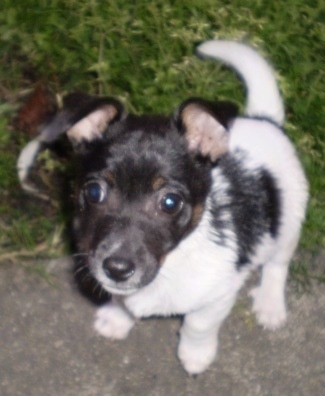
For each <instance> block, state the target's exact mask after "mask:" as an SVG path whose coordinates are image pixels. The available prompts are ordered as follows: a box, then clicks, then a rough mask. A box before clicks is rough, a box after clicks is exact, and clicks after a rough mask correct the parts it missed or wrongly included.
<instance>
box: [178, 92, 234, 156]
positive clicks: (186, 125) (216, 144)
mask: <svg viewBox="0 0 325 396" xmlns="http://www.w3.org/2000/svg"><path fill="white" fill-rule="evenodd" d="M237 113H238V109H237V106H236V105H234V104H233V103H230V102H210V101H206V100H203V99H196V98H194V99H189V100H187V101H186V102H184V103H183V104H182V105H181V106H180V107H179V109H178V111H177V112H176V114H175V118H174V120H175V122H176V125H177V128H178V130H179V131H180V132H181V133H182V134H183V135H184V137H185V139H186V141H187V144H188V150H189V151H190V152H193V153H194V154H198V155H201V156H203V157H209V158H210V160H211V161H212V162H215V161H216V160H217V159H218V158H219V157H221V156H222V155H223V154H225V153H226V152H227V150H228V142H229V132H228V129H229V128H230V126H231V123H232V121H233V119H234V118H235V117H236V116H237Z"/></svg>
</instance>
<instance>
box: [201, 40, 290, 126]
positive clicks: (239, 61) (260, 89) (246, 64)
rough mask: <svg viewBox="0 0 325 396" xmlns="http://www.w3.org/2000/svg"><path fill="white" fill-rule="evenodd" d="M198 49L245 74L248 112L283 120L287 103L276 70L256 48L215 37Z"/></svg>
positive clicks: (205, 55) (279, 122) (251, 114)
mask: <svg viewBox="0 0 325 396" xmlns="http://www.w3.org/2000/svg"><path fill="white" fill-rule="evenodd" d="M197 52H198V55H199V56H202V57H207V58H213V59H218V60H221V61H223V62H225V63H226V64H228V65H229V66H231V67H232V68H233V69H234V70H235V71H236V72H237V73H238V74H239V75H240V76H241V77H242V78H243V80H244V83H245V84H246V87H247V99H246V100H247V102H246V107H245V114H246V115H248V116H250V117H265V118H268V119H270V120H272V121H273V122H275V123H277V124H278V125H280V126H281V125H282V124H283V122H284V107H283V101H282V98H281V95H280V92H279V89H278V85H277V82H276V78H275V73H274V71H273V69H272V67H271V66H270V65H269V64H268V62H267V61H266V60H265V59H264V58H263V57H262V56H261V55H260V54H258V53H257V52H256V51H255V50H254V49H253V48H251V47H249V46H247V45H245V44H243V43H239V42H234V41H226V40H211V41H206V42H205V43H203V44H201V45H200V46H199V47H198V48H197Z"/></svg>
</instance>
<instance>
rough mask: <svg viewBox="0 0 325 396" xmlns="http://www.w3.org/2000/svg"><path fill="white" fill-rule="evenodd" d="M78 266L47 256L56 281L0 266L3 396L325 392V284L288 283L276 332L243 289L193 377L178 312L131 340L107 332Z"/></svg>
mask: <svg viewBox="0 0 325 396" xmlns="http://www.w3.org/2000/svg"><path fill="white" fill-rule="evenodd" d="M319 264H320V265H323V263H319ZM71 265H72V264H71V261H69V260H58V261H53V262H51V263H50V264H49V269H50V272H51V273H52V275H53V279H54V282H55V287H53V286H51V285H49V284H48V283H46V281H45V280H43V279H41V278H40V277H39V276H37V275H31V274H30V273H27V272H26V271H25V270H24V269H23V268H22V267H20V266H11V265H9V264H8V265H7V266H2V267H0V271H1V277H0V315H1V324H0V394H1V395H2V396H18V395H23V396H110V395H111V396H133V395H134V396H196V395H198V396H199V395H200V396H203V395H204V396H210V395H211V396H212V395H214V396H215V395H220V396H255V395H256V396H257V395H265V396H266V395H267V396H269V395H272V396H277V395H279V396H280V395H281V396H289V395H290V396H291V395H294V396H299V395H301V396H303V395H304V396H307V395H308V396H316V395H317V396H318V395H323V394H324V392H325V391H324V389H325V309H324V308H325V293H324V285H317V284H315V285H314V287H313V290H312V293H311V294H305V295H303V296H302V297H300V298H299V297H298V296H297V295H296V294H295V293H294V292H293V291H292V290H289V292H288V306H289V318H288V323H287V325H286V326H285V327H284V328H283V329H281V330H279V331H277V332H269V331H263V330H262V329H261V328H259V327H258V326H256V325H255V322H254V317H253V316H252V315H251V314H250V311H249V309H248V308H249V306H250V301H249V300H248V298H247V297H246V296H245V293H243V296H244V297H243V296H242V297H241V298H240V299H239V301H238V304H237V305H236V307H235V308H234V310H233V312H232V314H231V316H230V317H229V318H228V320H227V321H226V323H225V324H224V326H223V328H222V331H221V337H220V349H219V359H218V361H217V362H215V363H214V364H213V365H212V367H211V368H210V370H208V371H207V372H205V373H203V374H201V375H199V376H198V377H196V378H191V377H189V376H187V374H186V373H185V372H184V371H183V369H182V367H181V365H180V363H179V362H178V360H177V358H176V346H177V330H178V328H179V325H180V320H179V319H177V318H176V319H163V320H161V319H150V320H145V321H142V322H140V323H139V324H138V325H137V326H136V327H135V328H134V329H133V331H132V333H131V335H130V337H129V338H128V339H127V340H125V341H120V342H111V341H109V340H106V339H104V338H101V337H100V336H98V335H96V334H95V332H94V331H93V328H92V321H93V316H94V306H92V305H91V304H90V303H89V302H88V301H87V300H86V299H85V298H83V297H82V296H81V295H80V294H79V293H78V292H77V291H76V288H75V287H74V286H73V282H72V276H71Z"/></svg>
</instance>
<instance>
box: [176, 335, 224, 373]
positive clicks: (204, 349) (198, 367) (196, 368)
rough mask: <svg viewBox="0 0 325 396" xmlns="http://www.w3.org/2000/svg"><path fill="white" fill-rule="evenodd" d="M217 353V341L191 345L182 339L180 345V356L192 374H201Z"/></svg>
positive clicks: (185, 367)
mask: <svg viewBox="0 0 325 396" xmlns="http://www.w3.org/2000/svg"><path fill="white" fill-rule="evenodd" d="M216 353H217V344H216V342H212V343H211V342H206V343H202V344H200V345H193V344H192V345H191V344H190V343H189V342H187V341H184V340H182V339H181V341H180V344H179V346H178V358H179V360H180V361H181V363H182V365H183V367H184V369H185V370H186V371H187V372H188V374H190V375H195V374H200V373H203V371H205V370H206V369H207V368H208V367H209V366H210V364H211V363H212V362H213V361H214V359H215V357H216Z"/></svg>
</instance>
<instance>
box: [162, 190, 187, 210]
mask: <svg viewBox="0 0 325 396" xmlns="http://www.w3.org/2000/svg"><path fill="white" fill-rule="evenodd" d="M182 207H183V200H182V197H180V196H179V195H177V194H174V193H169V194H166V195H165V196H164V197H163V198H162V200H161V201H160V209H161V210H162V211H163V212H165V213H167V214H170V215H173V214H176V213H178V212H179V211H180V210H181V209H182Z"/></svg>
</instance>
